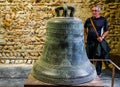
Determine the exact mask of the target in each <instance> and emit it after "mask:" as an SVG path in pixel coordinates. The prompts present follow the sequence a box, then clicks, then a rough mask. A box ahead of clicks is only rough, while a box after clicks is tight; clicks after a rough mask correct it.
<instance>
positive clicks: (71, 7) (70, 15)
mask: <svg viewBox="0 0 120 87" xmlns="http://www.w3.org/2000/svg"><path fill="white" fill-rule="evenodd" d="M61 10H62V11H63V14H62V16H63V17H74V13H75V8H74V7H73V6H68V5H67V4H66V3H65V4H64V5H63V6H59V7H57V8H55V12H56V16H57V17H60V11H61ZM69 10H70V14H68V11H69Z"/></svg>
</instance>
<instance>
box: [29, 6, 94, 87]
mask: <svg viewBox="0 0 120 87" xmlns="http://www.w3.org/2000/svg"><path fill="white" fill-rule="evenodd" d="M60 10H63V15H62V17H61V16H60V13H59V12H60ZM68 10H70V11H69V12H70V15H68ZM55 11H56V13H57V16H58V17H55V18H52V19H50V20H49V21H48V23H47V27H46V29H47V31H46V43H45V47H44V51H43V54H42V56H41V58H39V59H38V60H37V62H36V63H35V64H34V65H33V69H32V72H31V75H32V76H33V77H34V78H36V79H38V80H39V81H42V82H45V83H51V84H57V85H74V84H82V83H85V82H89V81H92V80H93V79H94V78H95V77H96V70H95V67H94V66H93V65H92V63H91V62H90V61H89V59H88V57H87V55H86V51H85V47H84V35H83V23H82V21H81V20H79V19H78V18H76V17H73V14H74V11H75V9H74V7H71V6H64V7H57V8H56V9H55ZM59 16H60V17H59Z"/></svg>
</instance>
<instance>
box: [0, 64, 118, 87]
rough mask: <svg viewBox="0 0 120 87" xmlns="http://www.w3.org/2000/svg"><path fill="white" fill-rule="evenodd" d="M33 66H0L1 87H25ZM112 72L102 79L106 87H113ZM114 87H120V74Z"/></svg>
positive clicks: (104, 75)
mask: <svg viewBox="0 0 120 87" xmlns="http://www.w3.org/2000/svg"><path fill="white" fill-rule="evenodd" d="M31 68H32V65H29V64H28V65H27V64H19V65H0V87H24V83H25V81H26V79H27V77H28V75H29V73H30V71H31ZM111 76H112V74H111V70H109V69H105V70H104V71H103V73H102V76H101V77H100V79H101V80H102V81H103V83H104V86H105V87H111ZM114 87H120V73H116V74H115V84H114Z"/></svg>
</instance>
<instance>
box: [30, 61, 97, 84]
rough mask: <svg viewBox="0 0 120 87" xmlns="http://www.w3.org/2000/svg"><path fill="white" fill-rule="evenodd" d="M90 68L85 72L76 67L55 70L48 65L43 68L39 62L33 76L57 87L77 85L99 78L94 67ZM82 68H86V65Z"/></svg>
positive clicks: (34, 68)
mask: <svg viewBox="0 0 120 87" xmlns="http://www.w3.org/2000/svg"><path fill="white" fill-rule="evenodd" d="M88 65H89V64H88ZM46 66H47V67H46ZM48 66H49V67H48ZM90 66H91V69H89V70H88V69H86V70H83V69H81V68H78V67H77V68H75V67H74V66H73V67H69V66H68V67H66V66H62V67H60V66H59V68H55V67H53V66H50V65H46V64H45V65H44V66H43V65H42V64H40V62H39V63H38V64H37V63H36V64H35V65H34V67H33V70H32V72H31V75H32V76H33V77H34V78H36V79H37V80H39V81H42V82H45V83H50V84H57V85H77V84H83V83H87V82H90V81H92V80H94V78H95V77H96V76H97V75H96V71H95V69H94V66H93V65H92V64H91V65H90ZM56 67H57V66H56ZM80 67H84V65H83V66H80ZM87 67H88V66H87ZM88 71H89V72H88Z"/></svg>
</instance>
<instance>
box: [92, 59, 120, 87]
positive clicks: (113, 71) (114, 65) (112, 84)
mask: <svg viewBox="0 0 120 87" xmlns="http://www.w3.org/2000/svg"><path fill="white" fill-rule="evenodd" d="M90 61H109V62H110V63H111V64H112V65H113V67H112V79H111V87H114V81H115V68H117V69H118V70H120V67H119V66H117V65H116V64H115V63H114V62H113V61H112V60H110V59H90Z"/></svg>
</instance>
